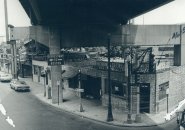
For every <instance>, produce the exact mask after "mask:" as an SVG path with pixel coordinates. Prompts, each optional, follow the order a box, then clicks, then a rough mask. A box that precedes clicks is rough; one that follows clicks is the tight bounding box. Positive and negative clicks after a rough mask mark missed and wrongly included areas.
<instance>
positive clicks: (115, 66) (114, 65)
mask: <svg viewBox="0 0 185 130" xmlns="http://www.w3.org/2000/svg"><path fill="white" fill-rule="evenodd" d="M96 68H97V69H99V70H108V62H107V61H97V62H96ZM110 68H111V71H118V72H120V71H121V72H123V71H124V70H125V68H124V63H118V62H111V63H110Z"/></svg>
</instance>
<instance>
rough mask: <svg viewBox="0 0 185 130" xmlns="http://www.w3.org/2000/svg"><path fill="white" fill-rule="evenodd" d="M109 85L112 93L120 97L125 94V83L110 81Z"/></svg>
mask: <svg viewBox="0 0 185 130" xmlns="http://www.w3.org/2000/svg"><path fill="white" fill-rule="evenodd" d="M111 86H112V94H113V95H116V96H121V97H125V96H126V84H123V83H120V82H118V81H112V83H111Z"/></svg>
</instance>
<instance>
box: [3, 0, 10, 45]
mask: <svg viewBox="0 0 185 130" xmlns="http://www.w3.org/2000/svg"><path fill="white" fill-rule="evenodd" d="M4 12H5V31H6V43H8V41H9V33H8V10H7V0H4Z"/></svg>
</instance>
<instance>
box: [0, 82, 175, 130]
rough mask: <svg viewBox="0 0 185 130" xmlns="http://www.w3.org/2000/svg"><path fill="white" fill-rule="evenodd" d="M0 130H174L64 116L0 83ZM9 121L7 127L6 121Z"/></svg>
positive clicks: (171, 124) (172, 124)
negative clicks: (11, 121) (0, 107)
mask: <svg viewBox="0 0 185 130" xmlns="http://www.w3.org/2000/svg"><path fill="white" fill-rule="evenodd" d="M0 104H2V105H3V106H4V108H5V110H6V115H3V114H2V113H1V112H0V130H178V129H177V125H176V121H175V120H172V121H171V122H169V123H167V124H164V125H161V126H153V127H117V126H111V125H108V124H104V123H100V122H96V121H92V120H89V119H86V118H82V117H79V116H76V115H72V114H69V113H66V112H64V111H62V110H59V109H58V108H54V107H52V106H49V105H47V104H45V103H43V102H41V101H40V100H38V99H37V98H36V97H35V96H34V95H33V94H32V92H15V91H14V90H11V89H10V87H9V83H1V82H0ZM8 116H9V117H10V119H12V120H13V124H14V125H15V127H13V126H11V125H10V124H9V123H8V122H7V121H6V118H7V117H8Z"/></svg>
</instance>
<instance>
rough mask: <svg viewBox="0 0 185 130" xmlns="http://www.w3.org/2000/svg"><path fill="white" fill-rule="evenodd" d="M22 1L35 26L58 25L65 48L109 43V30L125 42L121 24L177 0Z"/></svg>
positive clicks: (56, 26)
mask: <svg viewBox="0 0 185 130" xmlns="http://www.w3.org/2000/svg"><path fill="white" fill-rule="evenodd" d="M19 1H20V3H21V4H22V6H23V8H24V9H25V11H26V13H27V14H28V16H29V17H30V20H31V23H32V25H33V26H42V27H39V30H41V31H42V30H44V31H47V30H49V28H51V26H55V28H58V29H59V33H60V37H61V36H62V38H61V40H60V41H61V44H62V47H74V46H75V47H79V46H103V45H106V44H107V34H108V33H111V34H113V35H114V36H113V35H112V39H113V41H112V43H114V44H116V43H118V44H119V43H122V41H121V40H122V27H121V26H120V25H125V24H127V22H128V20H129V19H131V18H134V17H136V16H138V15H141V14H143V13H146V12H148V11H150V10H153V9H155V8H158V7H160V6H162V5H164V4H167V3H169V2H171V1H173V0H53V1H51V0H19ZM36 30H37V29H36ZM39 33H40V31H39ZM44 33H45V32H44ZM44 33H43V34H44ZM40 34H41V33H40ZM37 37H39V36H37ZM42 39H47V38H42ZM35 40H37V39H35ZM39 42H41V43H42V41H39ZM43 43H44V44H46V43H47V42H45V41H43Z"/></svg>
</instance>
